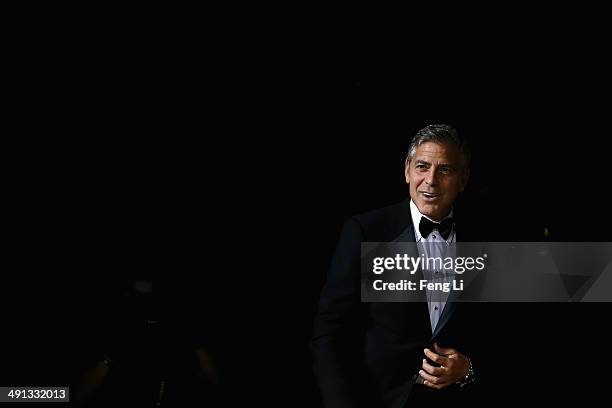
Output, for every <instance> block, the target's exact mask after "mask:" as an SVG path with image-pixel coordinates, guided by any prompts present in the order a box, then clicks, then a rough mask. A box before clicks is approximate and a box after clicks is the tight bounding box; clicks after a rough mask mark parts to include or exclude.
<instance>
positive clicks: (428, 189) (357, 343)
mask: <svg viewBox="0 0 612 408" xmlns="http://www.w3.org/2000/svg"><path fill="white" fill-rule="evenodd" d="M469 160H470V151H469V149H468V146H467V144H466V142H465V141H464V139H462V138H461V137H460V136H459V135H458V133H457V132H456V130H455V129H453V128H452V127H450V126H447V125H430V126H427V127H425V128H424V129H421V130H420V131H419V132H417V134H416V136H415V137H414V138H413V140H412V142H411V144H410V146H409V152H408V156H407V159H406V164H405V176H406V183H407V184H408V186H409V191H410V199H409V200H405V201H404V202H402V203H399V204H396V205H393V206H390V207H386V208H383V209H380V210H376V211H373V212H369V213H366V214H363V215H360V216H356V217H353V218H351V219H349V220H348V221H347V222H346V223H345V225H344V227H343V230H342V233H341V237H340V240H339V244H338V247H337V249H336V253H335V255H334V258H333V261H332V264H331V267H330V270H329V273H328V277H327V281H326V284H325V286H324V288H323V290H322V293H321V297H320V302H319V310H318V313H317V315H316V318H315V332H314V337H313V340H312V344H311V348H312V351H313V355H314V370H315V375H316V377H317V381H318V384H319V388H320V390H321V394H322V397H323V401H324V404H325V406H327V407H354V406H367V407H379V406H383V407H397V408H399V407H404V406H414V405H418V404H419V403H420V402H429V401H431V402H434V401H444V400H445V399H446V398H451V397H452V398H453V399H454V400H455V399H456V398H462V397H465V396H466V395H468V394H469V393H470V388H471V387H472V386H473V385H472V384H471V383H472V382H473V380H474V378H475V375H474V373H475V372H476V371H478V366H477V365H478V363H477V361H478V359H477V357H475V356H474V354H475V352H476V351H475V350H477V349H478V347H476V346H475V345H474V341H473V340H475V339H476V335H475V333H474V331H473V327H472V325H471V324H472V323H471V319H467V318H468V317H473V315H472V316H470V313H468V312H467V307H465V305H464V304H461V303H456V304H451V302H447V300H448V299H446V298H433V297H429V296H428V297H427V301H426V302H422V303H414V302H410V303H407V302H404V303H392V302H386V303H385V302H373V303H362V302H361V297H360V276H361V275H360V255H361V254H360V252H361V243H362V242H392V241H407V242H411V243H412V244H411V245H415V244H414V243H434V244H436V245H450V244H452V243H454V242H457V240H458V239H459V240H462V241H469V240H472V239H471V237H470V236H469V235H468V231H469V229H470V227H469V226H467V225H465V224H461V222H460V221H457V222H454V220H453V218H456V216H455V214H453V203H454V202H455V199H456V198H457V195H458V194H459V193H460V192H462V191H463V190H464V188H465V186H466V184H467V181H468V178H469ZM420 251H421V250H420ZM460 306H461V307H460Z"/></svg>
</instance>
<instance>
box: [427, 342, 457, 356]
mask: <svg viewBox="0 0 612 408" xmlns="http://www.w3.org/2000/svg"><path fill="white" fill-rule="evenodd" d="M433 348H434V351H435V352H436V353H438V354H440V355H442V356H447V357H448V356H450V355H452V354H457V350H455V349H454V348H446V347H440V346H439V345H438V343H434V344H433Z"/></svg>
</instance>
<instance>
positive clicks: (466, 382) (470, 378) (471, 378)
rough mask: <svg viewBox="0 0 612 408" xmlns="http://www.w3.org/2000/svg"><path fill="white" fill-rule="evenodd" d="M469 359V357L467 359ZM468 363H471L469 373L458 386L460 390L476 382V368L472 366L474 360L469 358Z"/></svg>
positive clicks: (459, 381)
mask: <svg viewBox="0 0 612 408" xmlns="http://www.w3.org/2000/svg"><path fill="white" fill-rule="evenodd" d="M466 358H467V357H466ZM467 360H468V363H469V368H468V371H467V373H466V374H465V375H464V376H463V377H461V378H460V379H459V380H458V381H457V382H456V384H457V385H459V388H463V387H465V386H467V385H469V384H472V383H473V382H474V381H475V380H476V376H475V373H474V367H473V366H472V360H470V359H469V358H468V359H467Z"/></svg>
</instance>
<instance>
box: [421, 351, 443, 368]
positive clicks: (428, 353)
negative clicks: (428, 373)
mask: <svg viewBox="0 0 612 408" xmlns="http://www.w3.org/2000/svg"><path fill="white" fill-rule="evenodd" d="M424 351H425V355H426V356H427V357H428V358H429V359H430V360H431V361H433V362H434V363H438V364H440V365H446V363H447V362H448V359H447V358H446V357H443V356H441V355H439V354H436V353H434V352H433V351H431V350H430V349H425V350H424Z"/></svg>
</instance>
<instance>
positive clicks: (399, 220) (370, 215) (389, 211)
mask: <svg viewBox="0 0 612 408" xmlns="http://www.w3.org/2000/svg"><path fill="white" fill-rule="evenodd" d="M351 220H353V221H355V222H356V223H358V224H359V226H360V228H361V230H362V232H363V235H364V238H365V240H366V241H370V242H387V241H392V240H394V239H395V238H397V237H398V236H399V235H400V234H401V233H403V232H404V230H405V229H406V228H408V227H409V226H410V225H411V224H412V220H411V217H410V200H404V201H402V202H400V203H397V204H393V205H389V206H386V207H383V208H379V209H376V210H372V211H368V212H365V213H362V214H359V215H355V216H353V217H352V218H351Z"/></svg>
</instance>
